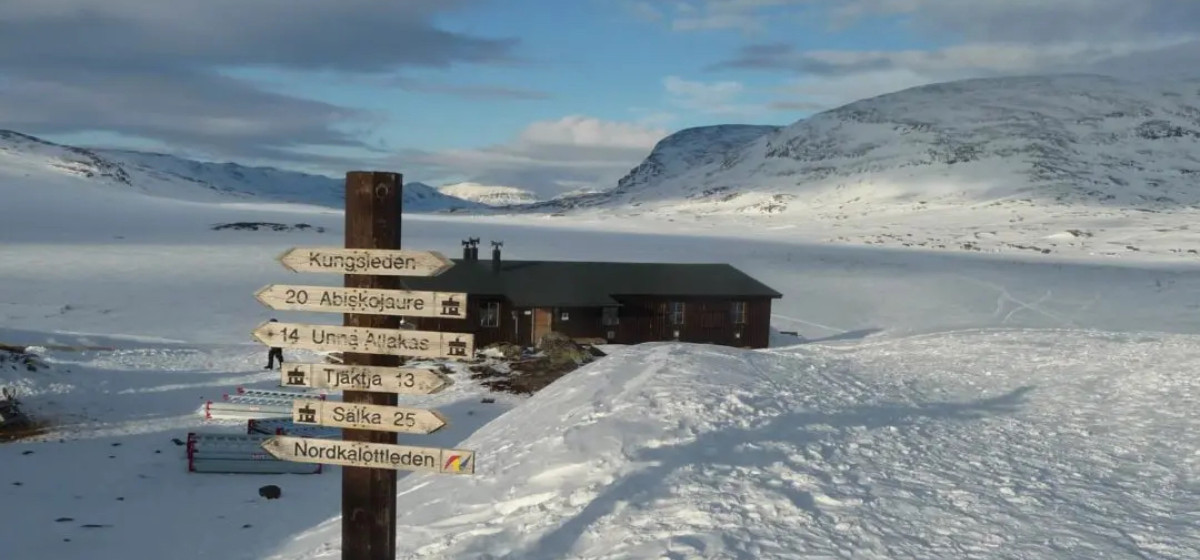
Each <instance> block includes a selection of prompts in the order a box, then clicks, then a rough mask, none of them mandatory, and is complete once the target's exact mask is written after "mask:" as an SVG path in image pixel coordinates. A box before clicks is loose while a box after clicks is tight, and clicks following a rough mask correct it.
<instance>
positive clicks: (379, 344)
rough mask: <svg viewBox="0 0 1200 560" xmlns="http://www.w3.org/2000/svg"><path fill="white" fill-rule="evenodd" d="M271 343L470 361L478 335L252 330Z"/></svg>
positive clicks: (284, 326)
mask: <svg viewBox="0 0 1200 560" xmlns="http://www.w3.org/2000/svg"><path fill="white" fill-rule="evenodd" d="M251 334H253V335H254V338H255V339H257V340H258V341H259V342H261V343H263V344H266V345H268V346H277V347H287V348H304V349H307V350H325V351H331V352H357V353H361V354H388V355H393V356H408V357H414V358H452V359H457V360H469V359H471V358H472V357H474V355H475V335H472V334H467V333H450V332H447V333H444V332H437V331H408V330H400V329H377V328H368V327H341V326H332V325H304V324H299V323H276V322H270V321H267V322H264V323H262V324H261V325H259V326H258V328H256V329H254V332H253V333H251Z"/></svg>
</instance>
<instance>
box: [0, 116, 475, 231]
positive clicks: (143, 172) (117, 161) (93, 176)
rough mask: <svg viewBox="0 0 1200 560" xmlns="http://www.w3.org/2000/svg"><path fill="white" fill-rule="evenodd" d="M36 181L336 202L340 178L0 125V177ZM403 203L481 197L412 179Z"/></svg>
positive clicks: (442, 204)
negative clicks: (91, 143) (90, 144)
mask: <svg viewBox="0 0 1200 560" xmlns="http://www.w3.org/2000/svg"><path fill="white" fill-rule="evenodd" d="M3 176H9V177H13V178H16V179H22V180H33V181H34V182H38V179H39V178H43V179H50V180H54V179H57V178H63V177H67V178H76V179H80V180H84V181H87V182H89V183H92V184H95V185H105V186H107V187H109V188H117V189H122V190H125V191H133V192H138V193H141V194H145V195H150V196H156V197H163V198H170V199H179V200H186V201H193V202H230V201H242V202H250V201H259V202H264V201H265V202H296V203H304V204H314V205H319V206H334V207H339V208H340V207H341V206H342V205H343V204H344V196H345V190H344V189H345V186H344V185H345V183H344V179H341V178H333V177H326V176H323V175H313V174H308V173H299V172H295V171H285V170H280V169H275V168H269V167H249V166H244V165H239V164H236V163H210V162H200V161H193V160H189V159H184V158H180V157H177V156H173V155H168V154H159V153H147V152H138V151H131V150H110V149H90V148H79V147H75V146H66V145H62V144H56V143H53V142H49V141H46V140H43V139H40V138H36V137H33V136H30V135H27V134H22V133H19V132H13V131H8V130H0V177H3ZM404 204H405V210H406V211H412V212H432V211H444V210H451V209H466V208H478V207H479V205H477V204H473V203H471V202H469V201H465V200H461V199H457V198H454V197H451V196H447V195H444V194H441V193H439V192H437V191H436V190H435V189H433V188H432V187H429V186H428V185H423V184H421V183H409V184H407V185H405V189H404Z"/></svg>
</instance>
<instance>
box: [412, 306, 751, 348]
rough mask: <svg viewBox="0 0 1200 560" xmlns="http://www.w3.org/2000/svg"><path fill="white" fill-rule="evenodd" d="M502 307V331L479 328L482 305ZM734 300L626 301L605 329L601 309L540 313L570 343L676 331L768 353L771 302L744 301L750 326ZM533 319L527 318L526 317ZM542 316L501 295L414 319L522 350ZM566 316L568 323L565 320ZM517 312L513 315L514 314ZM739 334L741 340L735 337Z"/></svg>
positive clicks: (685, 337) (663, 336)
mask: <svg viewBox="0 0 1200 560" xmlns="http://www.w3.org/2000/svg"><path fill="white" fill-rule="evenodd" d="M491 301H494V302H498V303H499V305H500V322H499V327H483V326H481V325H480V306H481V305H482V304H483V303H484V302H491ZM671 301H682V302H683V304H684V323H683V324H682V325H679V326H678V327H677V326H676V325H673V324H672V323H671V315H670V306H669V303H670V302H671ZM734 301H737V300H735V299H727V298H720V299H706V298H659V297H654V298H651V297H623V298H621V302H622V303H623V304H624V305H623V306H622V307H620V311H619V324H618V325H611V326H607V325H604V324H603V320H602V319H603V309H602V308H599V307H554V308H542V309H543V310H544V312H549V313H550V314H551V317H550V324H551V328H552V330H554V331H557V332H561V333H563V334H565V335H567V336H570V337H572V338H599V339H607V338H608V337H607V334H608V332H609V331H613V333H614V334H615V335H616V336H615V337H613V338H612V339H611V342H613V343H616V344H639V343H642V342H656V341H668V340H674V339H675V335H674V331H675V330H676V329H678V330H679V340H680V341H681V342H696V343H702V344H721V345H726V346H736V347H750V348H766V347H767V346H768V344H769V340H770V331H771V303H772V302H771V299H770V298H752V299H746V300H740V301H745V302H746V323H745V324H744V325H735V324H734V323H733V317H732V307H733V306H732V304H733V302H734ZM527 311H528V312H530V314H528V315H526V312H527ZM544 312H539V313H536V314H535V313H534V310H532V309H520V308H518V309H514V308H512V307H511V306H509V305H508V304H507V303H506V302H505V301H504V300H503V299H502V298H500V297H498V296H475V295H472V296H470V297H469V298H468V309H467V318H466V319H465V320H463V319H435V318H424V317H418V318H412V319H410V321H411V322H413V323H414V324H415V325H416V328H417V329H419V330H430V331H440V332H462V333H472V334H474V335H475V347H476V348H483V347H485V346H487V345H489V344H492V343H495V342H499V341H504V342H511V343H514V344H520V345H523V346H530V345H532V344H533V343H534V342H535V341H533V340H532V337H531V335H532V331H533V327H534V320H533V319H534V317H535V316H536V315H543V314H544ZM563 312H566V313H567V315H568V318H567V320H565V321H564V320H562V314H563ZM514 313H515V315H514ZM738 332H740V333H741V338H738V337H737V336H735V333H738Z"/></svg>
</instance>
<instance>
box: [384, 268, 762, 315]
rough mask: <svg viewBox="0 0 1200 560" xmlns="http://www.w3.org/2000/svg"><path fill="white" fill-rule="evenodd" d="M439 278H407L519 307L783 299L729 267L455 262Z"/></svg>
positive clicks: (419, 285)
mask: <svg viewBox="0 0 1200 560" xmlns="http://www.w3.org/2000/svg"><path fill="white" fill-rule="evenodd" d="M452 260H453V261H454V267H452V268H451V269H450V270H447V271H446V272H443V273H442V274H441V275H439V276H434V277H406V278H404V279H403V281H404V286H405V287H406V288H407V289H410V290H420V291H438V292H466V293H468V294H471V295H488V296H504V297H506V298H507V299H508V300H509V301H511V302H512V303H513V305H516V306H517V307H536V306H544V307H598V306H606V305H617V301H616V300H614V299H613V297H614V296H616V297H620V296H682V297H696V296H700V297H704V296H708V297H729V298H738V297H770V298H779V297H783V296H782V294H780V293H779V292H777V291H775V290H772V289H771V288H770V287H768V286H766V285H765V284H763V283H762V282H759V281H758V280H755V279H754V278H752V277H750V276H749V275H747V274H746V273H744V272H742V271H740V270H738V269H736V268H734V267H732V266H730V265H728V264H677V263H626V262H589V261H517V260H512V261H501V262H500V271H499V272H498V273H497V272H494V271H493V270H492V261H491V260H490V259H487V258H482V259H480V260H476V261H464V260H462V259H452Z"/></svg>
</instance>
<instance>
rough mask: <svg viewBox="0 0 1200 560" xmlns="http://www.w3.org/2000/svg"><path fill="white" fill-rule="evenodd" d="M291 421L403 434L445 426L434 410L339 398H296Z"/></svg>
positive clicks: (444, 421) (428, 431)
mask: <svg viewBox="0 0 1200 560" xmlns="http://www.w3.org/2000/svg"><path fill="white" fill-rule="evenodd" d="M292 422H295V423H297V424H308V425H310V426H330V427H333V428H350V429H354V430H376V431H380V432H399V433H404V434H431V433H433V432H436V431H438V430H440V429H442V428H443V427H445V426H446V417H444V416H442V415H441V414H438V413H437V411H434V410H423V409H420V408H408V407H404V406H384V405H379V404H365V403H347V402H340V401H318V400H297V401H295V402H294V403H292Z"/></svg>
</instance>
